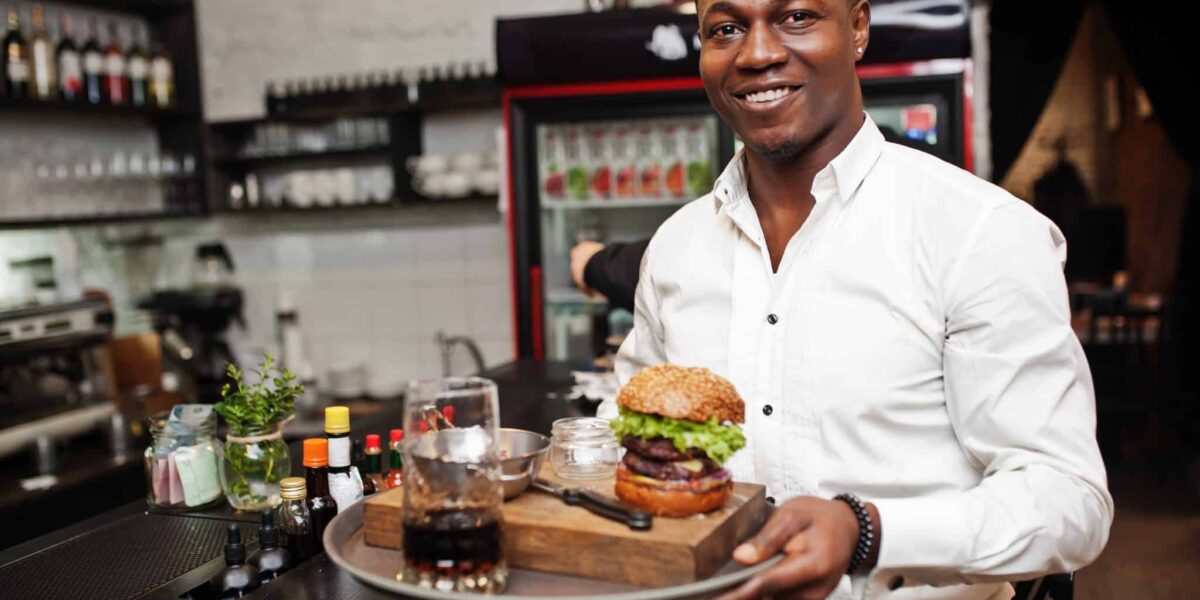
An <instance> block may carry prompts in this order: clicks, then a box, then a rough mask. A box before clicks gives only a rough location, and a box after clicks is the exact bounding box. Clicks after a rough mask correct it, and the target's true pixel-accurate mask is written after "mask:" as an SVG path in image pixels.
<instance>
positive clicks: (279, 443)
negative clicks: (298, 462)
mask: <svg viewBox="0 0 1200 600" xmlns="http://www.w3.org/2000/svg"><path fill="white" fill-rule="evenodd" d="M283 425H284V423H282V422H281V423H273V424H271V425H268V426H267V427H266V428H264V429H253V430H250V431H238V432H234V431H232V430H230V432H229V433H228V434H226V435H225V444H224V445H223V446H222V447H221V469H220V473H221V488H222V489H224V490H225V499H226V500H228V501H229V505H230V506H232V507H233V508H234V509H236V510H262V509H264V508H275V507H276V506H279V503H280V502H281V501H282V498H280V496H279V481H280V480H281V479H283V478H285V477H287V476H288V475H290V474H291V472H292V459H291V456H290V455H289V454H288V446H287V442H284V441H283Z"/></svg>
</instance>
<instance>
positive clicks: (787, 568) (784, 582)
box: [720, 554, 820, 600]
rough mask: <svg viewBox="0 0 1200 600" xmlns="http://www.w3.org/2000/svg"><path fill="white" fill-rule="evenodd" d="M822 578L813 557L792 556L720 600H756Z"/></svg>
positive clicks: (752, 578)
mask: <svg viewBox="0 0 1200 600" xmlns="http://www.w3.org/2000/svg"><path fill="white" fill-rule="evenodd" d="M819 576H820V573H819V572H818V569H817V566H816V564H815V562H814V560H813V556H812V555H809V554H792V555H789V556H788V557H787V558H785V559H783V560H781V561H779V563H778V564H776V565H775V566H773V567H771V568H770V569H767V570H766V571H763V572H762V573H759V574H758V575H755V576H754V577H751V578H750V579H749V580H748V581H747V582H746V583H743V584H742V586H741V587H739V588H738V589H736V590H734V591H732V592H729V593H728V594H725V595H724V596H721V598H720V600H755V599H757V598H762V597H763V596H767V595H770V594H773V593H776V592H779V591H781V590H793V589H795V588H799V587H801V586H803V585H804V584H806V583H808V582H810V581H812V580H813V579H815V578H817V577H819Z"/></svg>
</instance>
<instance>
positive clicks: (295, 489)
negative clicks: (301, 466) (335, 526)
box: [275, 477, 319, 563]
mask: <svg viewBox="0 0 1200 600" xmlns="http://www.w3.org/2000/svg"><path fill="white" fill-rule="evenodd" d="M279 496H280V497H282V498H283V502H282V503H280V505H279V507H278V508H276V509H275V520H276V521H277V522H278V523H279V527H280V528H281V529H283V539H284V545H285V546H287V549H288V552H289V553H290V554H291V555H292V561H293V563H299V562H301V561H304V560H307V559H309V558H311V557H312V556H314V555H315V554H317V548H318V547H319V546H318V545H317V538H316V536H315V535H314V533H313V532H314V529H315V527H314V524H313V517H312V513H311V512H309V510H308V501H307V496H308V486H307V485H306V484H305V482H304V478H303V477H286V478H284V479H282V480H281V481H280V482H279Z"/></svg>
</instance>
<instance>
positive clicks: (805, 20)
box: [787, 12, 813, 25]
mask: <svg viewBox="0 0 1200 600" xmlns="http://www.w3.org/2000/svg"><path fill="white" fill-rule="evenodd" d="M812 20H813V18H812V15H810V14H808V13H806V12H797V13H792V14H790V15H788V17H787V22H788V23H790V24H792V25H808V24H809V23H811V22H812Z"/></svg>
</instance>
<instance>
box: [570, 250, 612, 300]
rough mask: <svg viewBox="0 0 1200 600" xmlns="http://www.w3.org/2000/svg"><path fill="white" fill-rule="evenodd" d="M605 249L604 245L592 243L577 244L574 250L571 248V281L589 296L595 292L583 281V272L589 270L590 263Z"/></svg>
mask: <svg viewBox="0 0 1200 600" xmlns="http://www.w3.org/2000/svg"><path fill="white" fill-rule="evenodd" d="M603 249H604V244H601V243H600V242H592V241H583V242H579V243H578V244H575V247H574V248H571V279H572V280H573V281H574V282H575V287H578V288H579V289H581V290H583V291H584V293H586V294H588V295H592V294H594V293H595V292H594V291H593V290H592V289H591V288H589V287H588V284H587V282H586V281H584V280H583V271H584V269H586V268H587V264H588V261H590V260H592V257H593V256H595V255H596V253H597V252H599V251H601V250H603Z"/></svg>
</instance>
